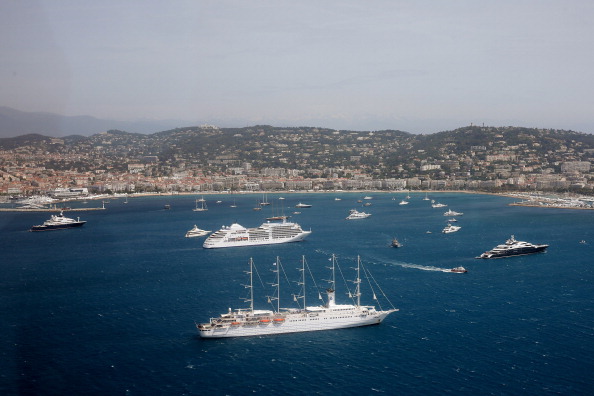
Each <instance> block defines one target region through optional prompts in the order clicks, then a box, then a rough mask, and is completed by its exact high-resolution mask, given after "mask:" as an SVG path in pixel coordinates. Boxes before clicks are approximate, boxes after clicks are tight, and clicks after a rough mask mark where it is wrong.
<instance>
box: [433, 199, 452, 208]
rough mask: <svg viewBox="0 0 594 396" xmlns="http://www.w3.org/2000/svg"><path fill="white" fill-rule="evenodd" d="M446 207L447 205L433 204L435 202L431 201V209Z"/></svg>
mask: <svg viewBox="0 0 594 396" xmlns="http://www.w3.org/2000/svg"><path fill="white" fill-rule="evenodd" d="M446 206H448V205H446V204H442V203H439V202H435V200H431V207H432V208H445V207H446Z"/></svg>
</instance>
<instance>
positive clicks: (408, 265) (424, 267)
mask: <svg viewBox="0 0 594 396" xmlns="http://www.w3.org/2000/svg"><path fill="white" fill-rule="evenodd" d="M315 252H316V253H320V254H330V253H328V252H326V251H324V250H322V249H316V250H315ZM342 258H343V259H347V260H348V259H353V258H352V257H342ZM367 263H368V264H380V265H382V264H383V265H388V266H390V265H397V266H399V267H403V268H413V269H418V270H421V271H434V272H448V273H455V272H452V269H451V268H440V267H434V266H432V265H421V264H412V263H403V262H400V261H386V260H382V259H378V258H377V257H376V258H375V260H374V259H373V258H372V259H368V260H367Z"/></svg>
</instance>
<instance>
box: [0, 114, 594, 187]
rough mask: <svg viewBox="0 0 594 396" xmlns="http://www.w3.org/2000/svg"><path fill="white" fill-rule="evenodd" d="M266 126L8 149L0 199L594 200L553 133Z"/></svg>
mask: <svg viewBox="0 0 594 396" xmlns="http://www.w3.org/2000/svg"><path fill="white" fill-rule="evenodd" d="M266 128H268V129H266ZM266 128H264V127H251V128H243V129H239V130H237V129H235V130H231V131H229V130H227V131H225V130H219V129H218V128H216V127H212V126H203V127H199V128H195V129H186V130H175V131H171V132H170V133H163V132H162V133H159V134H154V135H139V134H127V133H125V132H117V131H116V132H108V133H103V134H98V135H93V136H91V137H88V138H83V137H79V138H77V139H67V138H64V139H56V138H46V137H38V138H37V139H33V138H31V139H30V140H26V139H22V141H20V142H19V144H14V143H13V146H11V147H10V148H6V147H4V148H2V147H0V194H5V195H31V194H52V195H57V196H60V195H61V196H65V195H73V194H85V193H106V192H108V193H109V192H113V193H118V192H129V193H132V192H153V191H154V192H172V191H180V192H192V191H194V192H204V191H261V190H265V191H271V190H296V191H301V190H336V189H340V190H374V189H378V190H402V189H409V190H415V189H422V190H464V189H469V190H487V191H496V190H502V189H505V190H524V191H526V190H528V191H530V190H556V191H578V192H580V193H586V194H588V193H591V192H593V191H594V174H593V173H592V167H591V162H590V158H592V156H593V154H594V150H593V149H592V148H591V147H590V146H589V145H588V144H585V143H583V142H582V141H580V140H579V139H577V140H576V139H568V138H567V137H566V136H562V137H559V136H557V135H555V133H551V132H550V131H542V130H524V129H521V130H520V132H518V130H517V128H516V129H515V130H511V131H510V130H507V129H505V128H503V129H502V128H490V129H485V128H482V129H480V128H479V129H478V131H477V127H475V128H473V129H461V130H458V131H455V133H454V132H451V133H449V134H446V133H442V134H435V135H428V136H424V137H423V136H419V135H411V134H406V133H403V132H396V131H379V132H349V131H340V132H339V131H331V130H320V129H316V128H306V129H297V130H296V129H282V128H272V127H266ZM512 132H513V133H512ZM471 133H472V134H475V135H477V136H480V137H481V138H482V139H481V140H480V141H478V140H477V138H476V136H475V135H471ZM436 135H439V136H436ZM578 137H579V136H578Z"/></svg>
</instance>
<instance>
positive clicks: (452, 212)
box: [443, 209, 464, 216]
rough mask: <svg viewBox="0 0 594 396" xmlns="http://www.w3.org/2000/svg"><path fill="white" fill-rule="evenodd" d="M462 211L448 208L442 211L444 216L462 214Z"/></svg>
mask: <svg viewBox="0 0 594 396" xmlns="http://www.w3.org/2000/svg"><path fill="white" fill-rule="evenodd" d="M463 214H464V213H462V212H456V211H455V210H452V209H449V210H448V211H447V212H444V213H443V215H444V216H462V215H463Z"/></svg>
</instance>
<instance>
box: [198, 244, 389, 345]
mask: <svg viewBox="0 0 594 396" xmlns="http://www.w3.org/2000/svg"><path fill="white" fill-rule="evenodd" d="M331 261H332V267H331V270H332V279H331V280H330V281H329V282H330V286H329V287H328V288H327V289H326V295H327V301H326V303H325V304H323V305H318V306H307V304H306V301H305V280H306V271H307V272H308V273H309V274H311V270H310V269H309V266H307V263H306V260H305V256H302V266H301V269H300V271H301V281H300V282H298V285H299V286H301V289H300V291H299V293H297V294H294V295H293V301H294V302H296V303H297V304H298V305H299V306H300V308H281V305H280V301H281V293H280V289H281V288H280V286H281V284H280V280H281V278H280V274H281V272H283V273H284V270H283V269H282V265H281V262H280V259H279V257H277V258H276V262H275V263H274V267H275V269H274V272H275V274H276V282H275V283H273V284H272V286H273V287H275V288H276V293H275V294H274V295H273V296H269V297H268V299H267V300H268V303H269V304H270V305H271V309H266V310H259V309H254V287H253V276H254V271H257V270H256V269H255V268H256V267H255V265H254V262H253V259H251V258H250V260H249V266H250V269H249V271H248V274H249V278H250V283H249V285H245V287H246V288H248V289H249V293H250V294H249V297H248V298H246V299H245V301H246V302H249V303H250V306H249V308H247V309H236V310H234V311H233V310H232V309H231V308H229V311H228V312H227V313H224V314H221V315H220V316H219V317H217V318H211V319H210V321H209V322H208V323H196V328H197V329H198V333H199V334H200V337H203V338H224V337H249V336H259V335H266V334H283V333H296V332H305V331H320V330H332V329H344V328H349V327H360V326H368V325H374V324H380V323H381V322H382V321H383V320H384V319H385V318H386V317H387V316H388V315H390V314H391V313H392V312H396V311H398V309H397V308H394V306H393V305H392V304H391V303H390V302H389V300H387V298H386V300H387V301H388V303H389V304H390V305H391V308H389V309H386V310H383V309H382V308H381V306H380V309H379V310H376V308H375V306H372V305H361V283H362V280H361V271H363V274H364V276H365V280H366V281H367V282H368V283H369V285H370V286H372V282H375V280H374V278H373V277H372V276H371V274H370V273H369V271H368V270H367V269H366V268H364V267H363V265H362V264H361V260H360V258H359V257H357V268H356V271H357V272H356V273H357V275H356V276H357V277H356V279H355V280H354V281H353V283H354V284H355V291H354V293H353V292H351V291H350V290H349V291H348V293H347V294H348V296H349V297H350V298H351V299H352V302H353V303H352V304H337V303H336V299H335V297H336V276H335V274H336V267H337V266H338V264H337V261H336V256H335V255H332V259H331ZM339 271H340V268H339ZM256 273H257V272H256ZM314 284H315V281H314ZM375 287H377V290H379V291H380V292H381V288H380V287H379V285H377V284H375ZM316 288H317V285H316ZM347 289H348V287H347ZM372 290H375V289H374V287H372ZM382 294H383V292H382ZM384 297H385V295H384ZM318 298H320V299H322V298H321V294H320V293H318ZM373 298H374V300H377V297H376V295H375V291H373ZM274 301H276V306H274V304H273V302H274ZM301 304H302V305H301ZM378 305H379V302H378Z"/></svg>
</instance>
